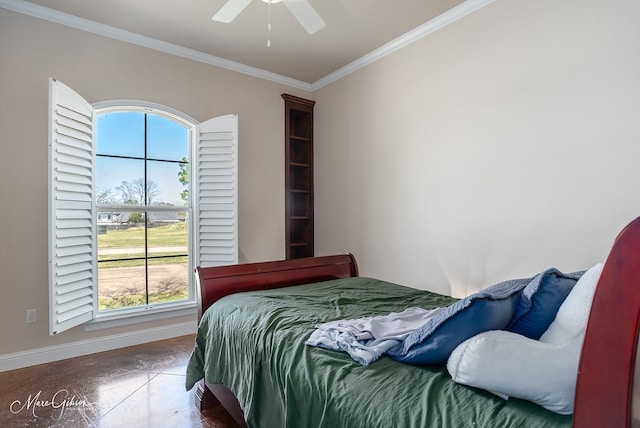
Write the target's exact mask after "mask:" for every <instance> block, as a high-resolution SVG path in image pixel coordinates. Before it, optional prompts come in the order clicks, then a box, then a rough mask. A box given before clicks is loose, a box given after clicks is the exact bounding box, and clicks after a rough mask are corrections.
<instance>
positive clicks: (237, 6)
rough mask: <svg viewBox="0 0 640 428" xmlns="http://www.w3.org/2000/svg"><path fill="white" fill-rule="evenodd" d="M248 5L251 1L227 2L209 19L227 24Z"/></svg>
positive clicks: (232, 0)
mask: <svg viewBox="0 0 640 428" xmlns="http://www.w3.org/2000/svg"><path fill="white" fill-rule="evenodd" d="M249 3H251V0H229V1H228V2H226V3H225V5H224V6H222V7H221V8H220V10H219V11H218V12H217V13H216V14H215V15H213V18H211V19H213V20H214V21H219V22H224V23H225V24H228V23H230V22H231V21H233V20H234V19H235V18H236V16H238V15H239V14H240V12H242V11H243V10H244V8H245V7H247V6H248V5H249Z"/></svg>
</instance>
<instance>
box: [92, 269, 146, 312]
mask: <svg viewBox="0 0 640 428" xmlns="http://www.w3.org/2000/svg"><path fill="white" fill-rule="evenodd" d="M98 283H99V284H100V287H98V310H100V311H106V310H110V309H122V308H130V307H135V306H142V305H146V304H147V300H146V288H145V267H144V260H136V261H128V262H98Z"/></svg>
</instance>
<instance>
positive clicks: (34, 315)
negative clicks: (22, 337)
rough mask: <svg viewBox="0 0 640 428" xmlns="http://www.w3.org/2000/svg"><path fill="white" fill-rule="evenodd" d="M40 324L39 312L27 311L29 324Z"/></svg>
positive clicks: (34, 310)
mask: <svg viewBox="0 0 640 428" xmlns="http://www.w3.org/2000/svg"><path fill="white" fill-rule="evenodd" d="M34 322H38V310H37V309H27V323H34Z"/></svg>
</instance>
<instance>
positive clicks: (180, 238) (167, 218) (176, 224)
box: [147, 212, 189, 257]
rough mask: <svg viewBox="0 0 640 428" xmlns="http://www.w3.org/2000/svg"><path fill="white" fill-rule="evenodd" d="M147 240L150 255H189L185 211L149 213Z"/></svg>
mask: <svg viewBox="0 0 640 428" xmlns="http://www.w3.org/2000/svg"><path fill="white" fill-rule="evenodd" d="M147 242H148V243H149V244H148V245H149V256H150V257H156V256H177V255H181V256H186V255H188V248H187V245H188V242H189V235H187V228H186V222H185V213H176V212H155V213H149V229H148V230H147Z"/></svg>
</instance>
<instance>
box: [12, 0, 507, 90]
mask: <svg viewBox="0 0 640 428" xmlns="http://www.w3.org/2000/svg"><path fill="white" fill-rule="evenodd" d="M494 1H495V0H467V1H465V2H463V3H461V4H459V5H458V6H456V7H454V8H453V9H450V10H448V11H446V12H444V13H442V14H441V15H439V16H437V17H435V18H433V19H432V20H430V21H427V22H426V23H424V24H422V25H420V26H419V27H416V28H414V29H413V30H411V31H409V32H407V33H405V34H403V35H402V36H400V37H398V38H396V39H394V40H392V41H390V42H389V43H386V44H384V45H382V46H381V47H379V48H377V49H374V50H373V51H371V52H369V53H368V54H366V55H364V56H362V57H360V58H358V59H357V60H355V61H353V62H351V63H349V64H347V65H345V66H344V67H341V68H339V69H338V70H336V71H334V72H332V73H329V74H328V75H326V76H325V77H322V78H320V79H318V80H316V81H315V82H313V83H308V82H303V81H301V80H297V79H293V78H290V77H287V76H283V75H281V74H277V73H272V72H270V71H266V70H263V69H261V68H257V67H252V66H250V65H246V64H242V63H239V62H235V61H231V60H228V59H224V58H221V57H218V56H215V55H211V54H206V53H204V52H200V51H197V50H195V49H190V48H186V47H184V46H179V45H175V44H172V43H168V42H164V41H161V40H158V39H154V38H151V37H147V36H143V35H141V34H137V33H134V32H131V31H127V30H122V29H120V28H116V27H112V26H109V25H105V24H100V23H98V22H95V21H91V20H89V19H84V18H80V17H77V16H75V15H70V14H68V13H64V12H59V11H57V10H54V9H50V8H47V7H43V6H39V5H36V4H33V3H29V2H27V1H24V0H0V8H4V9H9V10H12V11H14V12H18V13H22V14H24V15H29V16H33V17H35V18H39V19H43V20H46V21H50V22H54V23H56V24H60V25H65V26H67V27H71V28H76V29H78V30H82V31H87V32H90V33H94V34H98V35H101V36H104V37H109V38H112V39H116V40H120V41H123V42H126V43H131V44H134V45H138V46H142V47H145V48H149V49H154V50H157V51H160V52H164V53H168V54H171V55H175V56H179V57H182V58H187V59H191V60H193V61H198V62H202V63H204V64H209V65H213V66H216V67H220V68H224V69H226V70H231V71H236V72H238V73H242V74H246V75H249V76H253V77H257V78H260V79H264V80H268V81H271V82H275V83H279V84H282V85H286V86H289V87H292V88H296V89H300V90H303V91H307V92H314V91H317V90H318V89H321V88H323V87H325V86H327V85H330V84H331V83H333V82H335V81H337V80H339V79H342V78H343V77H345V76H347V75H349V74H351V73H354V72H356V71H358V70H360V69H361V68H363V67H366V66H367V65H369V64H371V63H373V62H375V61H378V60H379V59H382V58H384V57H386V56H387V55H390V54H392V53H394V52H396V51H398V50H400V49H402V48H404V47H405V46H407V45H410V44H411V43H413V42H415V41H417V40H420V39H422V38H423V37H425V36H427V35H429V34H431V33H433V32H435V31H437V30H439V29H441V28H443V27H446V26H447V25H449V24H451V23H453V22H456V21H457V20H459V19H461V18H463V17H465V16H467V15H469V14H471V13H473V12H475V11H477V10H478V9H481V8H483V7H485V6H487V5H488V4H491V3H493V2H494Z"/></svg>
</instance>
